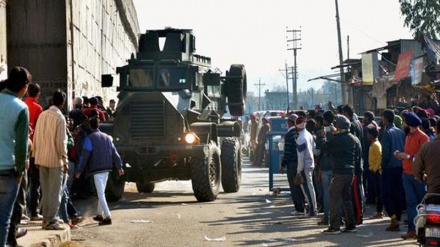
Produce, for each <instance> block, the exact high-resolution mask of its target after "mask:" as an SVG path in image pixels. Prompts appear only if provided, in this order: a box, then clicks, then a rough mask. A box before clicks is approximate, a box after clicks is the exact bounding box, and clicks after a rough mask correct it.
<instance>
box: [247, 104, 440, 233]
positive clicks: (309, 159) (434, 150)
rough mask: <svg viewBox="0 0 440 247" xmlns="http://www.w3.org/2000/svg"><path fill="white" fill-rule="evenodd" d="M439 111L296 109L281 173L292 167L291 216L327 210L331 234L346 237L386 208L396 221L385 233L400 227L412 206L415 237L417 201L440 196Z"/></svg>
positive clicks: (413, 108)
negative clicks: (378, 112) (369, 211)
mask: <svg viewBox="0 0 440 247" xmlns="http://www.w3.org/2000/svg"><path fill="white" fill-rule="evenodd" d="M426 107H429V105H427V106H426ZM433 108H435V107H433ZM433 108H431V107H429V108H428V110H427V109H424V108H422V107H420V106H418V105H413V106H408V107H407V108H402V109H400V110H396V109H386V110H384V111H383V112H382V113H381V115H380V118H376V117H375V114H374V113H373V112H371V111H367V112H365V113H364V114H363V116H358V115H357V114H356V113H355V112H354V110H353V107H352V106H351V105H341V106H339V107H337V108H335V109H334V110H328V111H323V110H318V111H315V110H311V111H297V112H290V113H289V114H288V115H287V116H286V120H287V125H288V131H287V133H286V134H285V137H284V138H285V139H284V142H285V146H284V156H283V159H282V162H281V167H280V171H281V173H284V172H285V171H286V170H287V180H288V182H289V187H290V192H291V197H292V201H293V204H294V209H295V210H294V211H292V212H291V215H294V216H296V215H308V216H310V217H314V216H317V214H318V212H322V213H323V216H322V218H321V220H320V221H319V222H318V225H321V226H328V228H327V229H326V230H324V231H323V233H324V234H340V233H341V232H356V226H357V225H360V224H362V223H363V220H364V219H365V218H370V219H382V218H384V217H385V212H386V215H387V216H388V217H389V218H390V223H389V225H388V226H387V227H386V228H385V229H384V230H386V231H400V226H401V224H402V220H404V219H402V212H403V211H405V210H406V212H407V219H406V222H407V224H408V230H407V232H406V234H404V235H403V236H401V237H402V238H403V239H414V238H415V237H416V229H415V225H414V222H413V221H414V218H415V217H416V214H417V210H416V207H417V205H418V204H419V203H420V202H421V201H422V199H423V197H424V196H425V194H426V193H427V191H428V192H430V193H440V190H439V188H440V182H439V181H440V180H439V178H440V168H437V166H436V164H435V163H436V162H437V161H436V160H437V159H436V157H437V156H438V155H439V154H440V145H438V143H437V142H438V140H440V132H438V131H440V117H439V116H438V114H439V112H438V110H440V109H437V110H435V109H433ZM250 119H251V121H256V120H255V119H254V120H253V117H252V116H251V118H250ZM251 130H252V123H251ZM251 140H252V139H251ZM365 204H372V205H375V207H376V208H375V209H376V212H375V214H373V215H369V216H365V215H363V214H364V212H365V210H364V208H365ZM384 210H385V212H384ZM341 213H342V214H343V217H342V216H341ZM341 224H344V225H345V228H343V229H342V230H341Z"/></svg>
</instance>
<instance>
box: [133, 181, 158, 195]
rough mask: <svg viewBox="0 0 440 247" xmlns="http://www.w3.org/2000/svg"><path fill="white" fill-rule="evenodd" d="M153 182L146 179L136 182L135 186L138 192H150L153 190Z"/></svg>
mask: <svg viewBox="0 0 440 247" xmlns="http://www.w3.org/2000/svg"><path fill="white" fill-rule="evenodd" d="M154 187H155V183H151V182H148V181H138V182H136V188H137V190H138V192H139V193H152V192H153V191H154Z"/></svg>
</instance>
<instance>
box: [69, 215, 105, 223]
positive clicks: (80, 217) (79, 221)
mask: <svg viewBox="0 0 440 247" xmlns="http://www.w3.org/2000/svg"><path fill="white" fill-rule="evenodd" d="M101 217H102V216H101ZM70 221H71V222H72V224H73V225H78V224H79V223H81V222H83V221H84V217H82V216H77V217H73V218H72V219H70Z"/></svg>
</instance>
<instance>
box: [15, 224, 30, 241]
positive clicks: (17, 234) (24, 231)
mask: <svg viewBox="0 0 440 247" xmlns="http://www.w3.org/2000/svg"><path fill="white" fill-rule="evenodd" d="M27 232H28V230H27V229H26V228H21V227H19V228H17V231H16V232H15V238H16V239H17V238H21V237H24V236H26V234H27Z"/></svg>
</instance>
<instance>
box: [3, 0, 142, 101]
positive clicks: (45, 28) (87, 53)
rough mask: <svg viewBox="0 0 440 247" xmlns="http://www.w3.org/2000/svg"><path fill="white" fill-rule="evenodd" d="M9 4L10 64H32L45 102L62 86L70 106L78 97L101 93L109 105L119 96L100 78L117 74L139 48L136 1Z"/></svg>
mask: <svg viewBox="0 0 440 247" xmlns="http://www.w3.org/2000/svg"><path fill="white" fill-rule="evenodd" d="M1 1H4V0H0V2H1ZM7 5H8V6H7V34H8V38H7V49H8V50H7V52H8V54H9V56H8V67H9V68H11V67H13V66H17V65H20V66H24V67H26V68H28V69H29V71H30V72H31V73H32V75H33V81H35V82H38V83H39V84H40V85H41V87H42V91H43V99H42V100H40V103H41V104H43V105H45V104H47V99H48V98H50V95H51V92H53V91H54V90H55V89H57V88H62V89H63V90H65V91H66V92H67V94H68V109H70V108H71V105H72V100H73V99H74V97H76V96H83V95H86V96H96V95H100V96H102V97H103V98H104V101H105V102H106V104H108V101H109V100H110V99H111V98H116V92H115V91H116V87H113V88H109V89H102V88H101V87H100V79H101V74H109V73H110V74H112V73H113V74H115V73H116V67H117V66H122V65H124V64H125V60H126V59H128V58H129V57H130V54H131V53H135V52H136V49H137V39H138V34H139V26H138V22H137V15H136V10H135V8H134V5H133V3H132V0H65V1H61V0H39V1H28V0H14V1H8V2H7ZM1 10H2V8H1V7H0V34H1V23H2V22H1V18H2V17H1ZM1 37H2V36H1V35H0V53H1V52H2V50H1V44H2V43H1V42H2V41H1ZM115 82H117V79H116V80H115Z"/></svg>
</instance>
